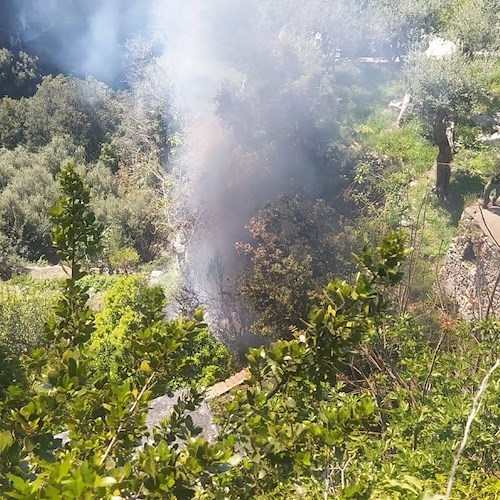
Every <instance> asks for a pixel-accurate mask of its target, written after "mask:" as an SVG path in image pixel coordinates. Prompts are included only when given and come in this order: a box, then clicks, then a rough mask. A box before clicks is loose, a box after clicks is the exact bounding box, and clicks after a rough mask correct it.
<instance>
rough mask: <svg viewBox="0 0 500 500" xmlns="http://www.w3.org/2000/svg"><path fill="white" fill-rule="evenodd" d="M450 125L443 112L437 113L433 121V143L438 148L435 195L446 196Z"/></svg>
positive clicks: (449, 166)
mask: <svg viewBox="0 0 500 500" xmlns="http://www.w3.org/2000/svg"><path fill="white" fill-rule="evenodd" d="M452 126H453V125H452V123H450V121H449V120H448V116H447V114H446V112H445V111H438V113H437V115H436V119H435V121H434V141H435V143H436V145H437V146H438V148H439V151H438V155H437V158H436V187H435V190H436V193H437V194H438V196H448V188H449V185H450V169H451V160H452V147H453V131H452Z"/></svg>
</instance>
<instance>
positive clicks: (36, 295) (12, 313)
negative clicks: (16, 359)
mask: <svg viewBox="0 0 500 500" xmlns="http://www.w3.org/2000/svg"><path fill="white" fill-rule="evenodd" d="M54 299H55V294H54V292H52V293H50V292H45V291H40V292H34V291H33V290H30V291H29V292H28V290H27V289H26V288H25V287H20V286H16V285H12V284H3V283H0V339H1V340H2V342H3V343H4V345H7V346H8V347H9V349H10V351H11V352H13V353H14V354H16V355H18V356H19V355H21V354H22V353H25V354H26V353H28V352H29V351H30V350H31V349H33V348H35V347H41V346H45V345H46V344H47V339H46V332H45V328H44V327H45V323H46V322H47V320H48V318H49V316H50V314H51V309H52V306H53V305H54Z"/></svg>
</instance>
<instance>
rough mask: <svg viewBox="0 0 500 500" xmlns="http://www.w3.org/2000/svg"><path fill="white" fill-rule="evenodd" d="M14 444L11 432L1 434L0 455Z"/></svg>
mask: <svg viewBox="0 0 500 500" xmlns="http://www.w3.org/2000/svg"><path fill="white" fill-rule="evenodd" d="M13 442H14V438H13V437H12V434H11V432H10V431H3V432H0V453H1V452H2V451H3V450H5V449H6V448H8V447H9V446H10V445H11V444H12V443H13Z"/></svg>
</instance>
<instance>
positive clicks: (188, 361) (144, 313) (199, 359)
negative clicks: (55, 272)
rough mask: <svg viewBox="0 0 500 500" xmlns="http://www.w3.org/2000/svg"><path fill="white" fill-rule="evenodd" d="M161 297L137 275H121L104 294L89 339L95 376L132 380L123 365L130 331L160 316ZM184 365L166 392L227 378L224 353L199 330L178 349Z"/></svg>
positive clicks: (162, 301) (128, 370)
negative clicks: (104, 374)
mask: <svg viewBox="0 0 500 500" xmlns="http://www.w3.org/2000/svg"><path fill="white" fill-rule="evenodd" d="M164 302H165V298H164V295H163V293H162V291H161V289H159V288H153V287H149V286H148V285H147V283H145V282H144V280H143V279H142V278H140V277H139V276H134V275H132V276H122V277H120V278H118V279H117V280H116V282H115V284H114V285H113V286H112V287H111V288H110V289H109V290H108V291H107V292H106V293H105V294H104V298H103V308H102V310H101V311H99V312H98V313H97V314H96V317H95V332H94V333H93V334H92V337H91V344H90V347H89V348H90V353H91V358H92V362H91V365H90V366H91V368H92V370H93V372H94V373H95V374H97V375H99V374H102V373H106V374H108V376H109V377H110V378H111V379H113V380H118V381H124V380H127V379H128V378H129V377H134V374H133V366H129V365H128V364H127V359H126V353H127V352H128V351H129V350H130V349H131V342H133V336H134V332H136V331H137V330H140V329H141V328H145V327H146V325H147V324H149V322H151V314H152V312H154V314H156V315H161V309H162V307H163V306H164ZM179 356H180V357H182V359H183V361H184V364H183V366H182V367H181V368H180V369H179V370H178V372H177V373H176V374H175V376H174V377H173V378H172V379H171V380H168V381H167V382H168V387H169V389H176V388H178V387H182V386H188V385H192V384H196V385H199V386H209V385H212V384H214V383H215V382H218V381H219V380H222V379H223V378H225V377H226V376H227V375H229V370H230V357H229V354H228V352H227V350H226V349H225V348H224V347H223V346H222V345H220V344H219V343H218V342H216V341H215V340H214V339H213V338H211V336H210V334H209V333H208V331H206V330H203V331H200V332H199V333H198V335H197V336H196V338H193V339H192V340H191V341H190V342H188V343H185V344H184V345H183V346H182V347H181V348H179Z"/></svg>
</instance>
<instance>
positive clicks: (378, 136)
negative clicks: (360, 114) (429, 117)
mask: <svg viewBox="0 0 500 500" xmlns="http://www.w3.org/2000/svg"><path fill="white" fill-rule="evenodd" d="M394 121H395V117H394V115H392V114H391V115H388V114H387V113H386V114H380V113H379V114H377V113H375V114H373V115H372V116H371V117H370V118H369V119H368V120H367V121H366V122H365V123H364V124H363V125H360V126H359V127H358V129H357V131H358V132H359V133H361V134H362V136H363V140H364V143H365V144H366V145H367V146H370V147H372V148H374V149H375V150H376V151H377V152H378V153H379V154H380V155H384V156H388V157H389V158H390V160H392V162H400V163H401V164H402V166H403V167H404V168H406V169H407V170H409V171H410V172H411V173H412V174H413V175H415V174H423V173H424V172H427V171H428V170H429V168H430V166H431V165H432V163H433V161H434V159H435V156H436V151H435V148H434V147H433V146H432V145H431V144H430V143H429V141H427V140H425V139H424V138H423V137H422V135H421V134H422V128H421V124H420V123H419V122H418V120H411V121H409V122H408V123H405V124H403V125H402V126H401V127H398V128H396V127H394ZM390 173H391V172H390V171H389V174H390Z"/></svg>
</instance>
